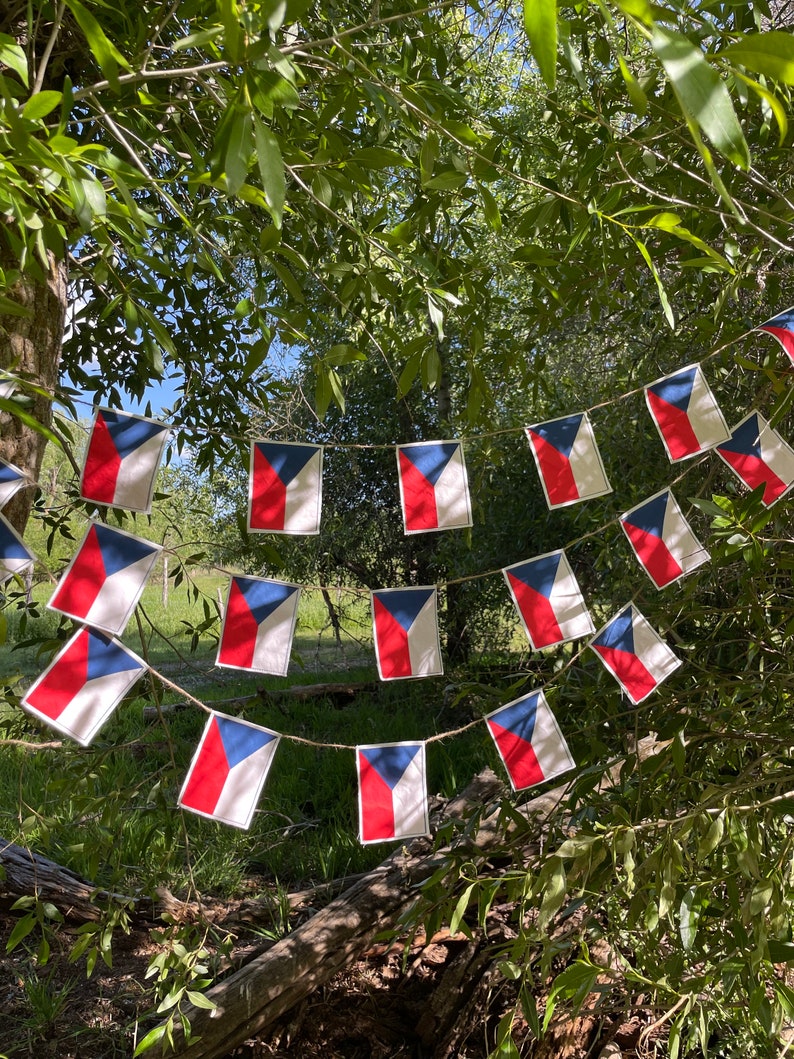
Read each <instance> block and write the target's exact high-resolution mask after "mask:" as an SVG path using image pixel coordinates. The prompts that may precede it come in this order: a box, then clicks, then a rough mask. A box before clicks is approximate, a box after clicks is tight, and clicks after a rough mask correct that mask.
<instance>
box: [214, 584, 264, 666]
mask: <svg viewBox="0 0 794 1059" xmlns="http://www.w3.org/2000/svg"><path fill="white" fill-rule="evenodd" d="M258 632H259V626H258V625H257V623H256V618H255V617H254V616H253V614H252V613H251V608H250V607H249V606H248V604H247V603H246V601H245V596H244V595H243V593H242V592H241V591H240V587H239V585H238V584H237V582H236V581H234V580H233V581H232V587H231V591H230V592H229V603H228V605H227V607H226V619H225V621H224V625H223V639H222V640H221V646H220V650H219V652H218V662H219V663H220V664H221V665H227V666H242V667H243V668H244V669H250V668H251V666H252V665H253V664H254V651H255V649H256V637H257V633H258Z"/></svg>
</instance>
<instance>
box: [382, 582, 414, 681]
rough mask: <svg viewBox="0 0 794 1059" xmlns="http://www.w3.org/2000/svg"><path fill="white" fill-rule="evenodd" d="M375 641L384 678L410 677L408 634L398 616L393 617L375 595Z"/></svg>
mask: <svg viewBox="0 0 794 1059" xmlns="http://www.w3.org/2000/svg"><path fill="white" fill-rule="evenodd" d="M373 609H374V612H375V641H376V644H377V648H378V661H379V662H380V671H381V674H382V676H383V679H384V680H389V679H391V678H392V677H410V676H411V675H412V671H411V654H410V651H409V649H408V634H407V633H406V631H405V629H404V628H403V627H402V625H400V623H399V622H398V621H397V619H396V618H393V617H392V616H391V614H390V613H389V611H388V610H387V608H386V607H385V606H384V605H383V603H382V602H381V600H380V599H378V597H377V596H375V600H374V608H373Z"/></svg>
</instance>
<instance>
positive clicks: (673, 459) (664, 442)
mask: <svg viewBox="0 0 794 1059" xmlns="http://www.w3.org/2000/svg"><path fill="white" fill-rule="evenodd" d="M692 368H695V369H696V371H697V372H698V374H699V375H700V377H701V379H702V380H703V385H704V386H705V387H706V389H707V390H708V392H709V393H710V394H711V399H712V400H713V401H714V409H715V411H716V412H717V415H718V416H719V417H720V420H721V421H722V425H723V427H724V429H725V437H724V438H723V439H722V441H730V439H731V431H730V429H729V427H728V423H727V420H726V419H725V416H724V415H723V414H722V409H721V408H720V405H719V401H718V400H717V398H716V396H715V395H714V391H713V390H712V388H711V386H710V385H709V381H708V379H707V378H706V373H705V371H703V365H702V364H699V363H695V364H685V365H684V367H683V368H676V370H675V371H671V372H670V373H669V374H667V375H661V376H660V377H659V378H658V379H654V380H653V382H649V383H647V384H646V385H645V386H644V387H643V394H644V396H645V405H646V407H647V409H648V415H649V416H650V417H651V422H652V423H653V425H654V426H655V427H656V432H657V434H658V435H659V437H660V438H661V441H662V445H664V451H665V452H666V453H667V459H668V460H669V461H670V463H673V464H676V463H684V462H685V461H686V460H694V459H695V458H696V457H697V456H703V455H704V453H706V452H711V451H712V450H713V449H715V448H716V447H717V446H718V445H721V444H722V441H715V442H713V443H712V444H711V445H703V446H701V448H699V449H698V450H697V452H688V453H687V454H686V455H685V456H673V454H672V453H671V452H670V449H669V446H668V444H667V438H666V437H665V436H664V433H663V431H662V428H661V426H660V425H659V423H658V422H657V421H656V416H655V415H654V414H653V409H652V408H651V399H650V397H649V396H648V394H649V392H650V389H651V387H652V386H656V385H657V384H658V383H660V382H667V380H668V379H674V378H675V376H676V375H682V374H683V373H684V372H685V371H691V370H692Z"/></svg>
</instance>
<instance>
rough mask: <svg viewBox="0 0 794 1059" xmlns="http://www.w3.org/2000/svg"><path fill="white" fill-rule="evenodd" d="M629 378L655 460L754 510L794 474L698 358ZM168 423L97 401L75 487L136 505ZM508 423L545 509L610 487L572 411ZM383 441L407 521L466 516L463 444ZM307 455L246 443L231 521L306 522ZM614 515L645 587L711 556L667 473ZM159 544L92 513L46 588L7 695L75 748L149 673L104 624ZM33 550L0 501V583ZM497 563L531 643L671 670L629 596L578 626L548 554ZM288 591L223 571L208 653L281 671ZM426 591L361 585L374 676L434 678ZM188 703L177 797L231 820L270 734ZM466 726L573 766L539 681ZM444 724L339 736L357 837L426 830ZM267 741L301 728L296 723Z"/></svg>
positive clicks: (564, 767) (516, 770) (573, 597)
mask: <svg viewBox="0 0 794 1059" xmlns="http://www.w3.org/2000/svg"><path fill="white" fill-rule="evenodd" d="M755 330H757V331H762V332H767V333H769V334H770V335H772V336H773V337H774V338H775V339H776V340H777V341H778V342H779V343H780V345H781V346H782V348H783V349H784V350H785V351H786V352H787V353H788V354H789V356H790V357H791V359H792V361H794V309H789V310H786V311H785V312H783V313H779V314H778V315H777V316H775V317H772V318H771V319H770V320H768V321H766V322H765V323H764V324H762V325H760V326H759V327H757V328H756V329H755ZM0 386H2V389H1V390H0V396H3V397H7V396H10V394H11V393H13V390H14V384H13V382H9V383H3V384H0ZM644 392H645V399H646V403H647V405H648V410H649V412H650V414H651V417H652V419H653V421H654V424H655V426H656V428H657V430H658V432H659V434H660V437H661V439H662V442H663V444H664V447H665V450H666V452H667V455H668V458H669V459H670V461H671V462H677V461H679V460H685V459H690V458H692V457H694V456H699V455H702V454H704V453H706V452H708V451H710V450H712V449H713V450H714V451H715V453H716V454H717V455H718V456H719V457H720V459H721V460H722V461H723V462H725V463H726V464H727V465H728V466H729V467H730V468H731V469H732V470H733V471H734V472H735V473H736V475H737V476H738V477H739V478H740V480H741V481H742V482H743V483H744V484H745V485H746V486H747V487H748V488H749V489H751V490H752V489H761V488H763V496H762V502H763V503H764V504H765V505H766V506H770V505H771V504H773V503H775V502H776V501H778V500H779V499H780V498H781V497H783V496H784V495H785V494H786V493H787V492H788V491H789V490H790V489H791V488H792V486H794V449H792V448H791V447H790V446H789V445H788V444H787V443H786V442H785V441H784V440H783V438H782V437H781V436H780V435H779V434H778V433H777V432H776V431H775V430H773V429H772V427H771V426H770V425H769V424H768V423H767V422H766V420H765V419H764V418H763V417H762V416H761V415H760V413H758V412H756V411H753V412H751V413H749V414H748V415H747V416H746V417H745V418H744V419H743V420H742V421H741V422H740V423H739V424H738V425H737V426H736V427H734V428H733V430H729V429H728V427H727V425H726V423H725V420H724V418H723V416H722V413H721V411H720V409H719V406H718V405H717V402H716V400H715V398H714V396H713V394H712V392H711V390H710V388H709V386H708V383H707V382H706V379H705V376H704V374H703V371H702V368H701V366H700V365H699V364H695V365H690V366H689V367H687V368H683V369H681V370H679V371H677V372H674V373H672V374H671V375H668V376H665V377H664V378H662V379H659V380H657V381H656V382H655V383H652V384H650V385H649V386H647V387H646V388H645V390H644ZM169 430H170V428H169V427H167V426H166V425H165V424H162V423H159V422H157V421H155V420H151V419H146V418H144V417H140V416H133V415H129V414H127V413H120V412H113V411H110V410H108V409H99V410H98V411H97V413H96V418H95V420H94V423H93V426H92V429H91V435H90V438H89V443H88V448H87V452H86V458H85V461H84V465H83V469H82V472H81V480H80V492H81V496H82V497H83V498H84V499H86V500H89V501H93V502H94V503H96V504H99V505H107V506H114V507H121V508H126V509H128V510H130V511H136V512H141V513H148V512H149V511H150V510H151V502H152V495H153V489H154V480H155V476H156V472H157V469H158V467H159V464H160V461H161V459H162V455H163V451H164V447H165V444H166V442H167V439H168V436H169ZM525 433H526V435H527V438H528V440H529V443H530V449H531V452H532V456H533V458H534V461H535V464H536V467H537V470H538V473H539V476H540V482H541V487H542V489H543V492H544V496H545V499H546V502H547V505H548V507H549V508H550V509H553V508H555V507H562V506H567V505H570V504H575V503H578V502H580V501H584V500H588V499H594V498H597V497H599V496H603V495H605V494H607V493H609V492H611V491H612V489H611V486H610V484H609V481H608V479H607V476H606V473H605V470H604V466H603V463H602V460H601V456H600V453H599V451H598V447H597V444H596V440H595V435H594V433H593V429H592V426H591V424H590V421H589V416H588V413H587V412H583V413H579V414H577V415H572V416H565V417H561V418H559V419H556V420H551V421H548V422H545V423H540V424H536V425H534V426H532V427H528V428H525ZM339 447H358V446H339ZM367 447H370V446H367ZM377 447H383V446H377ZM395 449H396V452H397V464H398V486H399V493H400V500H401V503H402V508H403V521H404V530H405V533H406V534H410V533H420V532H427V531H429V530H446V529H456V528H465V527H469V526H471V525H472V512H471V500H470V497H469V491H468V482H467V477H466V467H465V462H464V457H463V447H462V443H461V442H460V441H444V442H415V443H412V444H407V445H399V446H395ZM322 459H323V447H322V446H318V445H307V444H301V443H297V442H272V441H257V442H254V443H252V445H251V465H250V479H249V512H248V516H249V517H248V529H249V531H250V532H273V533H296V534H317V533H319V532H320V512H321V498H322ZM28 484H29V482H28V479H27V477H26V475H25V474H24V472H22V471H20V470H19V468H16V467H14V466H13V465H11V464H8V463H6V462H4V461H2V460H0V507H2V506H3V504H5V503H7V501H8V500H9V499H10V498H11V497H12V496H13V495H14V494H15V493H16V492H17V491H18V490H19V489H21V488H24V487H25V486H26V485H28ZM617 521H618V522H619V523H620V526H621V528H622V530H623V532H624V534H625V535H626V538H627V540H628V542H629V544H630V546H631V549H632V551H633V552H634V555H635V557H636V558H637V560H638V561H639V562H640V564H641V565H642V567H643V569H644V570H645V572H646V573H647V575H648V576H649V578H650V579H651V580H652V582H653V583H654V585H655V586H656V587H657V588H658V589H662V588H665V587H666V586H668V585H670V584H673V583H674V582H676V581H678V580H679V579H681V578H682V577H684V576H686V575H688V574H690V573H692V572H693V571H694V570H696V569H697V568H699V567H700V566H701V565H703V564H704V563H706V562H708V560H709V555H708V551H707V550H706V549H705V548H704V547H703V545H702V544H701V543H700V542H699V541H698V539H697V538H696V537H695V535H694V533H693V531H692V529H691V527H690V526H689V523H688V522H687V520H686V518H685V517H684V515H683V512H682V510H681V508H680V506H679V505H678V503H677V501H676V500H675V497H674V496H673V494H672V492H671V490H670V489H669V488H665V489H662V490H661V491H660V492H658V493H656V494H655V495H654V496H652V497H650V498H648V499H647V500H644V501H642V502H641V503H640V504H637V505H636V506H635V507H633V508H632V509H631V510H630V511H627V512H625V513H624V514H623V515H621V516H620V517H619V519H618V520H617ZM162 550H163V549H162V548H161V547H160V546H159V545H156V544H153V543H152V542H150V541H147V540H144V539H141V538H139V537H136V536H134V535H133V534H130V533H127V532H125V531H123V530H119V529H114V528H111V527H109V526H107V525H105V524H103V523H98V522H93V521H92V522H91V523H90V526H89V528H88V531H87V533H86V536H85V538H84V540H83V541H82V542H81V544H80V546H79V548H78V550H77V552H76V554H75V555H74V557H73V559H72V560H71V562H70V563H69V565H68V567H67V569H66V570H65V572H64V573H63V575H62V577H61V579H60V581H59V582H58V585H57V586H56V589H55V592H54V594H53V597H52V599H51V600H50V602H49V603H48V607H49V608H50V609H52V610H55V611H59V612H60V613H63V614H65V615H67V616H69V617H71V618H73V619H75V620H76V621H77V622H80V623H84V624H83V626H82V627H81V628H79V629H78V631H77V632H76V633H75V634H74V635H73V636H72V638H71V639H70V640H69V641H68V643H67V644H66V645H65V646H64V647H63V648H62V649H61V651H60V652H59V653H58V654H57V655H56V656H55V658H54V659H53V660H52V662H51V663H50V665H49V666H48V667H47V669H46V670H45V671H44V672H43V673H42V674H41V676H40V677H38V678H37V679H36V680H35V681H34V683H33V684H32V685H31V686H30V688H29V689H28V691H27V692H26V693H25V695H24V697H23V699H22V702H21V705H22V708H23V709H24V710H25V711H26V712H28V713H29V714H30V715H31V716H32V717H36V718H37V719H39V720H40V721H42V722H43V723H44V724H45V725H48V726H49V727H51V728H54V729H55V730H56V731H59V732H61V733H63V734H64V735H67V736H69V737H70V738H72V739H74V740H75V741H76V742H78V743H80V744H81V745H88V744H89V743H90V742H91V741H92V739H93V738H94V737H95V735H96V734H97V732H98V731H99V730H100V728H101V727H102V725H103V724H104V723H105V722H106V721H107V720H108V718H109V717H110V715H111V714H112V713H113V711H114V710H115V709H116V708H117V706H118V704H119V703H120V702H121V700H122V699H123V698H124V696H125V695H126V694H127V693H128V692H129V691H130V690H131V689H132V688H133V686H134V685H135V683H136V682H137V681H138V680H139V679H140V677H141V676H142V675H143V674H144V673H146V672H149V671H151V672H152V673H153V674H154V675H156V676H157V675H159V674H157V673H156V671H155V670H152V669H151V667H149V666H148V665H147V663H145V662H144V661H142V660H141V659H140V658H138V656H137V655H135V654H134V653H133V652H131V651H129V650H128V649H127V648H126V647H124V646H123V645H122V644H121V643H119V641H118V640H116V639H114V638H113V637H115V636H118V635H120V634H121V633H122V632H123V630H124V627H125V626H126V624H127V622H128V620H129V618H130V616H131V614H132V612H133V610H134V609H135V606H136V605H137V602H138V600H139V598H140V595H141V593H142V592H143V589H144V586H145V584H146V582H147V579H148V577H149V575H150V574H151V571H152V568H153V566H154V563H155V561H156V559H157V557H158V555H159V553H160V552H161V551H162ZM34 561H35V558H34V556H33V555H32V554H31V553H30V552H29V551H28V549H27V547H26V546H25V544H24V542H23V541H22V539H21V537H20V536H19V535H18V534H17V533H16V531H15V530H14V528H13V527H12V526H11V525H10V523H9V522H8V521H7V520H6V519H4V518H3V516H2V514H0V584H2V582H3V581H4V580H7V579H8V578H9V577H11V576H14V575H16V574H19V573H21V572H23V571H24V570H25V569H26V568H27V567H29V566H30V565H31V564H32V563H33V562H34ZM501 573H502V574H503V576H504V578H505V581H506V583H507V586H508V589H509V592H510V595H511V597H512V600H513V603H514V604H515V607H516V611H517V613H518V616H519V618H520V621H521V624H522V625H523V627H524V630H525V632H526V634H527V637H528V639H529V641H530V644H531V646H532V648H533V649H534V650H541V649H544V648H547V647H554V646H557V645H558V644H561V643H564V642H566V641H569V640H574V639H585V638H587V637H590V636H592V638H591V639H590V640H589V642H588V644H587V646H589V647H590V649H591V650H592V651H593V652H594V653H595V654H596V655H597V656H598V657H599V659H600V661H601V662H602V664H603V665H604V666H605V668H606V669H607V670H608V671H609V672H610V673H611V675H612V676H613V677H614V678H615V679H616V680H617V682H618V684H619V686H620V687H621V689H622V691H623V692H624V693H625V694H626V695H627V697H628V698H629V699H630V700H631V702H632V703H634V704H635V705H639V704H640V703H641V702H643V701H644V700H645V699H646V698H647V697H648V696H649V695H650V694H651V693H652V692H654V691H655V690H656V689H657V688H658V687H659V685H660V684H661V683H662V682H663V681H664V680H666V679H667V678H668V677H669V676H670V675H671V674H672V673H674V672H675V670H676V669H677V668H678V667H679V666H680V665H681V659H679V658H678V657H677V656H676V655H675V653H674V652H673V651H672V650H671V649H670V648H669V647H668V646H667V644H666V643H665V642H664V640H663V639H662V638H661V637H660V636H659V634H658V633H657V632H656V631H655V630H654V629H653V627H652V626H651V625H650V624H649V622H648V621H647V620H646V619H645V618H644V617H643V615H642V614H641V613H640V612H639V610H638V609H637V607H636V606H635V605H634V603H629V604H627V605H626V606H624V607H623V608H622V609H621V610H620V611H619V612H618V613H617V614H616V615H615V616H614V617H613V618H612V619H611V620H610V621H609V622H608V623H607V624H606V625H604V626H603V628H602V629H600V631H598V632H595V633H594V626H593V623H592V619H591V616H590V613H589V611H588V609H587V605H586V603H585V600H584V597H583V595H582V592H581V589H580V587H579V585H578V582H577V580H576V577H575V574H574V571H573V569H572V567H571V565H570V562H569V560H568V558H567V556H566V554H565V551H564V550H563V549H559V550H558V551H555V552H550V553H547V554H545V555H540V556H536V557H535V558H533V559H530V560H525V561H523V562H520V563H516V564H514V565H512V566H509V567H505V568H504V569H503V570H502V571H501ZM479 576H490V575H479ZM300 591H301V590H300V587H299V586H296V585H289V584H285V583H283V582H278V581H273V580H270V579H267V578H261V577H243V576H240V575H230V582H229V591H228V596H227V600H226V606H225V608H224V614H223V623H222V629H221V635H220V640H219V646H218V654H217V659H216V664H217V665H218V666H222V667H223V666H226V667H230V668H235V669H243V670H250V671H254V672H262V673H271V674H274V675H278V676H285V675H286V674H287V671H288V666H289V660H290V653H291V648H292V640H293V636H294V631H295V625H296V620H297V610H298V601H299V597H300ZM437 595H438V588H437V586H425V587H420V588H416V587H411V588H386V589H380V590H377V591H373V592H372V593H371V601H372V612H373V641H374V648H375V656H376V662H377V668H378V673H379V675H380V677H381V679H382V680H395V679H405V678H413V677H432V676H437V675H441V674H443V664H442V658H441V648H440V640H439V631H438V619H437ZM593 634H594V635H593ZM577 657H578V656H577ZM162 679H164V678H162ZM166 683H168V682H166ZM173 686H174V687H175V685H173ZM194 701H195V702H197V704H198V705H200V706H202V708H204V709H205V710H206V711H207V713H208V714H209V717H208V720H207V723H206V727H205V729H204V733H203V735H202V737H201V741H200V743H199V746H198V747H197V749H196V752H195V754H194V757H193V760H192V762H191V764H190V767H189V769H188V772H187V775H186V777H185V780H184V784H183V787H182V790H181V792H180V795H179V799H178V803H179V805H180V806H181V807H182V808H184V809H186V810H188V811H191V812H195V813H197V814H199V815H203V816H205V817H208V818H210V819H213V820H217V821H220V822H223V823H227V824H230V825H232V826H235V827H240V828H247V827H248V826H249V825H250V822H251V820H252V818H253V813H254V811H255V809H256V805H257V803H258V800H259V798H260V795H261V792H262V789H263V787H264V784H265V782H266V779H267V775H268V771H269V769H270V766H271V764H272V761H273V757H274V754H275V750H276V747H277V745H278V742H279V740H280V739H281V738H282V736H280V735H279V734H278V733H277V732H272V731H270V730H269V729H266V728H262V727H260V726H258V725H255V724H253V723H251V722H248V721H243V720H240V719H238V718H234V717H229V716H226V715H224V714H220V713H217V712H216V711H214V710H211V709H210V708H209V707H206V706H204V705H203V704H201V703H198V700H194ZM480 721H484V723H485V724H486V726H487V728H488V731H489V734H490V735H491V737H492V739H493V741H494V744H495V746H496V749H497V751H498V753H499V755H500V757H501V759H502V762H503V764H504V767H505V770H506V772H507V774H508V777H509V780H510V783H511V785H512V787H513V789H514V790H516V791H519V790H524V789H526V788H528V787H531V786H534V785H536V784H538V783H542V782H545V781H547V780H551V779H553V778H555V777H557V776H559V775H562V774H563V773H565V772H567V771H569V770H570V769H572V768H574V767H575V763H574V760H573V758H572V756H571V754H570V751H569V749H568V746H567V743H566V742H565V739H564V737H563V735H562V732H561V730H560V727H559V725H558V723H557V720H556V718H555V717H554V714H553V713H552V712H551V710H550V708H549V705H548V703H547V701H546V698H545V695H544V692H543V691H542V690H537V691H534V692H531V693H529V694H527V695H524V696H522V697H521V698H519V699H516V700H514V701H513V702H509V703H507V704H506V705H504V706H502V707H499V708H498V709H496V710H494V711H492V712H491V713H489V714H488V715H486V716H485V717H483V718H479V719H476V720H474V721H472V722H470V724H476V723H479V722H480ZM470 724H469V725H466V726H465V727H466V728H467V727H469V726H470ZM462 730H464V729H461V731H462ZM451 734H456V733H444V734H441V735H437V736H433V737H430V739H428V740H425V741H423V742H414V743H409V742H404V743H384V744H372V745H368V746H358V747H355V748H350V749H355V755H356V770H357V776H358V785H359V791H358V802H359V821H360V838H361V841H362V842H363V843H369V842H381V841H390V840H402V839H408V838H413V837H416V836H420V835H426V834H428V832H429V822H428V802H427V781H426V762H425V747H426V743H427V742H432V741H435V740H437V739H442V738H446V737H447V736H448V735H451ZM283 738H287V739H295V740H298V741H303V742H309V743H311V740H304V739H299V737H297V736H285V737H283ZM312 745H316V746H323V745H331V744H312ZM334 745H335V744H334Z"/></svg>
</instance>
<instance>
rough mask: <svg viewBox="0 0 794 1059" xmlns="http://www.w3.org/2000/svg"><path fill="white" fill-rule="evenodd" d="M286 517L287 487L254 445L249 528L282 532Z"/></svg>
mask: <svg viewBox="0 0 794 1059" xmlns="http://www.w3.org/2000/svg"><path fill="white" fill-rule="evenodd" d="M286 517H287V487H286V486H285V485H284V483H283V482H282V481H281V479H280V478H279V476H278V475H277V474H276V472H275V471H274V470H273V468H272V467H271V466H270V461H269V460H267V459H266V458H265V457H264V456H263V455H262V451H261V449H260V448H259V446H258V445H254V480H253V483H252V486H251V528H252V529H259V530H283V529H284V522H285V519H286Z"/></svg>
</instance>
